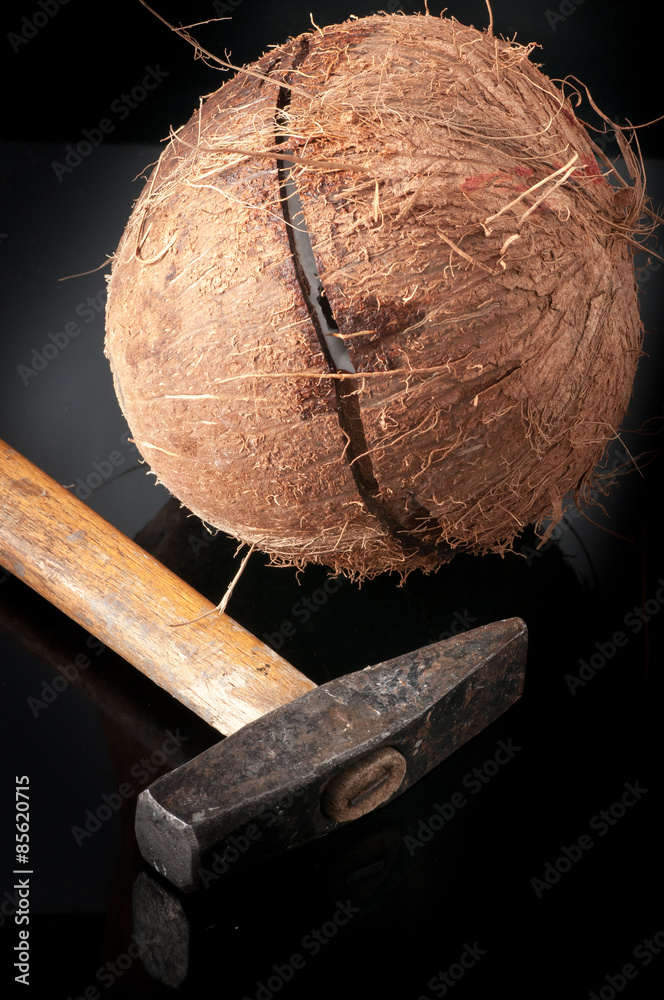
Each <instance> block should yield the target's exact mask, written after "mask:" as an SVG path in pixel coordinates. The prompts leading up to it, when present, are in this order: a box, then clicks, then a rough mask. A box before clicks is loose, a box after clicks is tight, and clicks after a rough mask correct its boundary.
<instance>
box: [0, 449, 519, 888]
mask: <svg viewBox="0 0 664 1000" xmlns="http://www.w3.org/2000/svg"><path fill="white" fill-rule="evenodd" d="M0 496H1V497H2V500H1V501H0V502H1V504H2V521H1V526H0V564H1V565H2V566H3V567H4V568H5V569H6V570H8V571H9V572H11V573H13V574H14V575H15V576H18V577H19V578H20V579H22V580H23V581H24V582H25V583H26V584H28V585H29V586H30V587H32V588H33V589H34V590H36V591H37V592H38V593H40V594H41V595H42V596H43V597H45V598H47V600H49V601H50V602H51V603H52V604H54V605H55V606H56V607H58V608H59V609H60V610H61V611H63V612H65V613H66V614H67V615H68V616H69V617H71V618H73V619H74V620H75V621H76V622H78V623H79V624H80V625H82V626H83V627H84V628H86V629H87V630H88V631H89V632H91V633H93V634H94V635H95V636H97V637H98V638H99V639H101V641H102V642H104V643H105V644H106V645H108V646H110V647H111V648H112V649H114V650H115V651H116V652H117V653H119V654H120V655H121V656H122V657H124V658H125V659H126V660H128V661H129V662H130V663H131V664H133V665H134V666H135V667H137V668H138V669H139V670H141V671H142V673H144V674H146V675H147V676H148V677H149V678H150V679H151V680H153V681H154V682H155V683H156V684H158V685H159V686H160V687H162V688H164V689H165V690H166V691H168V692H169V693H170V694H172V695H174V696H175V697H176V698H177V699H178V700H179V701H180V702H182V703H183V704H184V705H186V706H187V707H188V708H190V709H192V710H193V711H194V712H196V713H197V714H198V715H199V716H200V717H201V718H203V719H204V720H205V721H206V722H208V723H210V724H211V725H212V726H213V727H214V728H216V729H217V730H218V731H219V732H220V733H222V734H225V735H227V736H228V738H227V739H225V740H221V741H220V742H219V743H217V744H215V745H214V746H213V747H211V748H210V749H209V750H207V751H205V752H204V753H202V754H200V755H199V756H198V757H196V758H194V759H193V760H190V761H188V762H187V763H185V764H183V765H181V766H180V767H178V768H176V769H175V770H174V771H172V772H170V773H169V774H166V775H164V776H163V777H161V778H159V779H157V781H155V782H154V783H153V785H151V787H150V788H149V789H147V790H145V791H144V792H142V793H141V795H140V796H139V798H138V803H137V810H136V835H137V839H138V843H139V847H140V849H141V853H142V854H143V857H144V858H145V859H146V860H147V861H148V862H149V863H150V864H152V865H153V866H154V868H156V869H157V871H159V872H161V873H162V874H163V875H164V876H165V877H166V878H167V879H169V881H171V882H172V883H173V884H174V885H176V886H178V887H179V888H181V889H183V890H185V891H191V890H193V889H194V888H196V886H197V885H198V884H200V873H201V868H202V866H203V865H204V864H205V863H206V858H210V857H211V856H212V853H213V852H215V851H222V852H223V851H224V850H225V848H226V847H227V846H228V845H229V844H230V843H232V842H233V841H232V839H231V838H233V837H236V838H237V837H238V836H243V837H244V839H245V840H246V841H247V842H251V845H252V850H251V854H252V857H256V858H257V857H259V856H260V857H266V856H270V855H274V854H277V853H279V852H280V851H284V850H287V849H289V848H292V847H295V846H297V845H299V844H302V843H304V842H306V841H308V840H311V839H314V838H317V837H321V836H324V835H326V834H327V833H329V832H331V831H332V830H334V829H335V828H337V827H339V826H341V825H342V824H344V823H347V822H350V821H351V820H354V819H356V818H358V817H359V816H362V815H364V814H366V813H368V812H370V811H371V810H373V809H375V808H376V807H378V806H380V805H383V804H384V803H386V802H388V801H390V800H392V799H393V798H395V797H396V796H397V795H400V794H402V793H403V792H404V791H405V790H406V789H407V788H409V787H410V786H411V785H412V784H413V783H414V782H416V781H417V780H419V778H421V777H422V776H423V775H425V774H426V773H427V772H428V771H429V770H431V768H433V767H435V766H436V765H437V764H438V763H440V762H441V761H442V760H444V759H445V758H446V757H448V756H449V755H450V754H451V753H453V752H454V751H455V750H456V749H457V748H458V747H459V746H461V745H462V744H463V743H465V742H466V741H467V740H469V739H471V738H472V737H473V736H475V735H476V734H477V733H479V732H480V731H481V730H482V729H484V728H485V727H486V726H488V725H489V724H490V723H491V722H492V721H493V720H494V719H496V718H497V717H498V716H499V715H500V714H502V713H503V712H504V711H505V710H506V709H507V708H509V706H510V705H512V704H513V703H514V702H515V701H516V700H517V699H518V698H519V697H520V695H521V693H522V690H523V683H524V674H525V661H526V646H527V630H526V626H525V624H524V622H523V621H521V619H518V618H513V619H508V620H507V621H502V622H494V623H491V624H489V625H485V626H483V627H481V628H477V629H474V630H473V631H471V632H467V633H465V634H462V635H458V636H455V637H453V638H451V639H447V640H445V641H444V642H438V643H434V644H433V645H430V646H426V647H422V648H421V649H419V650H417V651H415V652H413V653H409V654H405V655H402V656H398V657H396V658H395V659H393V660H389V661H387V662H385V663H381V664H378V665H376V666H371V667H366V668H364V669H363V670H358V671H356V672H355V673H352V674H348V675H346V676H344V677H340V678H338V679H336V680H332V681H328V682H327V683H325V684H322V685H321V686H320V687H317V686H316V685H315V684H314V683H313V682H312V681H310V680H309V679H308V678H306V677H305V676H304V675H303V674H301V673H300V672H299V671H297V670H296V669H295V668H294V667H292V666H291V665H290V664H289V663H287V662H286V660H284V659H283V658H282V657H280V656H279V655H278V654H277V653H276V652H275V651H274V650H272V649H271V648H270V647H268V646H266V645H265V644H264V643H262V642H261V641H260V640H258V639H256V638H255V637H254V636H252V635H251V634H250V633H249V632H248V631H247V630H246V629H244V628H242V627H241V626H240V625H238V624H237V623H236V622H234V621H233V620H232V619H231V618H230V617H229V616H228V615H226V614H221V613H214V614H210V612H214V611H215V607H214V605H213V604H211V603H210V602H209V601H208V600H206V599H205V598H204V597H202V596H201V595H200V594H198V593H197V592H196V591H195V590H194V589H193V588H191V587H189V586H188V585H187V584H185V583H184V582H183V581H182V580H181V579H180V578H179V577H177V576H176V575H175V574H174V573H171V572H170V570H168V569H166V568H165V567H164V566H162V565H161V563H159V562H158V561H157V560H156V559H154V558H153V557H152V556H150V555H149V554H148V553H147V552H145V551H144V550H143V549H141V548H140V547H139V546H138V545H136V544H135V543H134V542H132V541H131V540H130V539H128V538H127V537H126V536H125V535H123V534H122V533H121V532H119V531H117V530H116V529H115V528H114V527H113V526H112V525H111V524H109V523H108V522H107V521H105V520H104V519H103V518H101V517H99V516H98V515H97V514H95V513H94V512H93V511H92V510H90V508H88V507H87V506H86V505H85V504H84V503H82V502H81V501H80V500H78V499H77V498H76V497H75V496H74V495H73V494H71V493H70V492H69V491H68V490H67V489H65V488H64V487H62V486H60V485H59V484H58V483H57V482H56V481H55V480H53V479H52V478H50V477H49V476H47V475H46V474H45V473H44V472H42V471H41V470H40V469H38V468H37V467H36V466H35V465H33V464H32V463H31V462H29V461H28V460H27V459H25V458H24V457H22V456H21V455H19V454H18V453H17V452H16V451H15V450H14V449H12V448H11V447H10V446H9V445H7V444H5V443H4V442H0ZM174 626H178V627H174Z"/></svg>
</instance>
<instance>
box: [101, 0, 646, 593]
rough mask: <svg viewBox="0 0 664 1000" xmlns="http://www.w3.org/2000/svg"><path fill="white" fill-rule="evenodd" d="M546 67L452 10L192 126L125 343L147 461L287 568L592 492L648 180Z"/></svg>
mask: <svg viewBox="0 0 664 1000" xmlns="http://www.w3.org/2000/svg"><path fill="white" fill-rule="evenodd" d="M528 56H529V49H528V48H524V47H523V46H520V45H517V44H515V43H512V42H505V41H502V40H500V39H498V38H495V37H494V36H493V35H492V34H490V33H487V32H479V31H477V30H475V29H474V28H468V27H464V26H462V25H460V24H458V23H457V22H456V21H454V20H452V19H449V18H442V19H437V18H432V17H428V16H427V17H424V16H414V17H404V16H399V15H394V16H374V17H369V18H366V19H363V20H355V21H350V22H348V23H346V24H342V25H337V26H334V27H330V28H326V29H323V30H315V31H312V32H311V33H309V34H306V35H302V36H300V37H299V38H296V39H294V40H292V41H290V42H289V43H288V44H286V45H284V46H283V47H281V48H276V49H274V50H271V51H270V52H269V53H268V54H266V55H265V56H263V57H262V59H260V60H259V61H258V62H257V63H255V64H254V65H253V66H252V67H251V70H252V71H255V73H256V75H249V74H248V73H245V72H241V73H239V74H238V75H237V76H236V77H235V78H234V79H232V80H231V81H229V82H228V83H227V84H225V86H223V87H222V88H221V90H219V91H218V92H217V93H215V94H213V95H212V96H211V97H209V98H208V99H207V100H206V101H205V102H204V103H203V105H202V108H201V110H200V111H199V112H196V114H195V115H194V116H193V118H192V119H191V121H190V122H189V123H188V124H187V125H186V126H185V127H184V128H182V129H181V130H180V131H179V132H177V133H176V134H175V135H174V136H173V138H172V140H171V142H170V143H169V145H168V147H167V148H166V150H165V151H164V153H163V155H162V157H161V159H160V161H159V163H158V165H157V167H156V168H155V170H154V172H153V173H152V176H151V177H150V178H149V180H148V182H147V184H146V186H145V189H144V191H143V193H142V195H141V197H140V198H139V200H138V203H137V205H136V206H135V209H134V212H133V214H132V217H131V219H130V221H129V224H128V226H127V230H126V232H125V234H124V236H123V239H122V242H121V244H120V247H119V248H118V252H117V255H116V259H115V262H114V266H113V272H112V277H111V282H110V288H109V300H108V314H107V328H108V329H107V354H108V357H109V359H110V362H111V365H112V368H113V372H114V377H115V384H116V388H117V392H118V397H119V399H120V402H121V405H122V408H123V410H124V413H125V416H126V418H127V420H128V423H129V425H130V427H131V429H132V432H133V435H134V437H135V439H136V441H137V444H138V447H139V449H140V450H141V452H142V454H143V455H144V457H145V458H146V460H147V461H148V462H149V464H150V466H151V467H152V468H153V470H154V471H155V473H156V474H157V476H158V477H159V479H160V480H161V481H162V482H163V483H164V484H165V485H166V486H167V487H168V488H169V489H170V490H171V491H172V492H173V493H174V494H175V496H177V497H178V498H179V499H180V500H181V501H182V502H183V503H185V504H186V505H187V507H189V508H190V509H191V510H192V511H194V512H195V513H196V514H198V515H199V516H200V517H202V518H203V519H204V520H205V521H207V522H208V523H210V524H212V525H215V526H217V527H219V528H222V529H223V530H224V531H226V532H228V533H230V534H232V535H234V536H237V537H239V538H241V539H243V540H245V541H247V542H250V543H254V544H255V545H256V546H257V547H258V548H260V549H262V550H264V551H266V552H268V553H269V554H270V555H271V556H272V557H273V558H274V559H275V560H276V561H277V562H283V563H295V564H300V565H302V564H305V563H307V562H319V563H324V564H326V565H329V566H331V567H333V568H334V569H337V570H343V571H345V572H348V573H350V574H352V575H356V576H359V577H362V576H372V575H375V574H376V573H379V572H382V571H385V570H397V571H399V572H401V573H406V572H408V571H409V570H411V569H413V568H416V567H420V568H423V569H426V570H429V569H433V568H435V567H436V566H438V565H440V563H441V562H443V561H445V560H447V559H448V558H450V556H451V555H452V554H453V553H454V550H455V549H458V548H463V549H465V550H466V551H470V552H475V553H482V552H487V551H504V550H505V549H506V548H508V547H509V546H510V543H511V542H512V540H513V539H514V537H515V535H516V534H518V533H519V532H520V531H521V529H522V528H523V526H524V525H526V524H528V523H532V522H536V521H539V520H540V519H541V518H543V517H544V516H545V515H546V514H547V513H550V512H551V510H553V511H554V514H555V513H556V512H559V511H560V498H561V496H562V495H564V494H565V493H566V492H568V491H569V490H583V488H584V487H586V486H587V484H588V482H589V480H590V477H591V473H592V470H593V468H594V466H595V465H596V463H597V461H598V460H599V458H600V456H601V455H602V453H603V451H604V448H605V445H606V442H607V440H609V439H611V438H612V437H613V436H614V435H615V433H616V431H617V428H618V425H619V423H620V421H621V420H622V417H623V415H624V413H625V410H626V407H627V403H628V400H629V396H630V392H631V386H632V382H633V378H634V373H635V369H636V364H637V359H638V357H639V351H640V344H641V324H640V320H639V315H638V306H637V295H636V284H635V280H634V274H633V267H632V254H631V246H630V242H629V239H630V237H631V235H632V233H633V231H634V229H635V226H636V220H637V219H638V217H639V216H640V214H641V209H642V204H643V196H642V194H641V193H640V187H637V188H635V189H629V188H627V189H625V188H623V190H622V191H621V192H620V195H619V196H618V195H616V193H615V192H614V189H613V188H612V186H611V185H610V184H609V183H608V182H607V181H606V180H605V179H604V177H603V176H602V174H601V172H600V170H599V168H598V165H597V160H596V159H595V153H597V154H598V155H600V156H601V154H599V151H598V150H597V148H596V147H595V146H594V145H593V143H592V142H591V140H590V139H589V137H588V134H587V132H586V131H585V129H584V127H583V126H582V125H581V124H580V123H579V121H578V120H577V118H576V117H575V114H574V111H573V110H572V105H571V103H570V101H569V100H568V99H566V98H565V97H564V96H563V95H562V94H561V92H560V91H559V90H558V89H557V88H556V87H555V86H554V84H553V83H552V82H551V81H550V80H548V79H547V78H546V77H545V76H543V75H542V74H541V73H540V71H539V70H538V69H537V68H536V67H535V66H534V65H533V64H532V63H531V62H530V61H529V58H528ZM266 78H267V79H266ZM273 81H274V82H273ZM300 207H301V210H302V212H303V216H302V215H301V214H300ZM293 224H295V226H296V227H297V228H298V229H299V230H302V232H300V233H299V234H298V236H297V238H294V236H293ZM305 230H306V231H305ZM309 245H312V246H313V251H314V255H315V269H316V270H317V272H318V275H319V276H320V282H319V281H318V277H317V276H316V275H315V274H314V273H312V272H313V268H312V267H308V266H307V265H306V262H305V254H306V248H307V246H309ZM335 331H338V336H337V337H336V340H335V337H334V335H335ZM330 345H332V349H331V347H330ZM335 345H338V346H339V348H340V349H339V350H337V349H335Z"/></svg>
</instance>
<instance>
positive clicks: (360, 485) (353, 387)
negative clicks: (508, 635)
mask: <svg viewBox="0 0 664 1000" xmlns="http://www.w3.org/2000/svg"><path fill="white" fill-rule="evenodd" d="M307 52H308V44H306V41H305V44H303V46H302V48H301V49H300V51H299V52H298V53H297V55H296V56H295V58H294V59H293V62H292V65H291V67H290V69H291V71H292V70H294V69H296V67H297V66H298V65H299V63H300V62H302V61H303V60H304V59H305V58H306V55H307ZM289 104H290V90H289V88H288V87H287V86H283V87H281V88H280V89H279V94H278V97H277V104H276V113H275V119H274V124H275V141H276V143H277V144H286V143H287V142H288V140H289V139H290V138H292V137H291V136H290V134H289V131H288V116H287V108H288V106H289ZM284 154H288V156H292V155H294V151H293V150H290V149H285V150H284ZM293 169H294V168H293V166H292V164H291V163H288V162H286V160H285V159H278V160H277V176H278V181H279V192H280V201H281V207H282V212H283V215H284V221H285V223H286V227H287V232H288V242H289V246H290V251H291V256H292V259H293V266H294V268H295V273H296V276H297V281H298V285H299V287H300V291H301V292H302V297H303V299H304V301H305V303H306V306H307V310H308V312H309V315H310V317H311V321H312V324H313V327H314V329H315V331H316V335H317V337H318V341H319V344H320V347H321V350H322V352H323V356H324V358H325V361H326V364H327V366H328V368H329V369H330V371H331V372H332V373H333V374H335V375H348V376H349V377H348V378H341V379H335V391H336V403H337V416H338V418H339V426H340V427H341V430H342V431H343V433H344V436H345V437H346V441H347V444H346V448H345V452H344V454H345V456H346V459H347V461H348V463H349V466H350V470H351V472H352V475H353V479H354V482H355V485H356V487H357V490H358V493H359V495H360V497H361V499H362V501H363V503H364V505H365V507H366V509H367V510H368V511H369V513H370V514H372V515H373V516H374V517H375V518H376V520H377V521H378V522H379V523H380V524H381V526H382V527H383V528H384V529H385V530H386V531H387V532H388V533H389V534H390V535H391V537H392V538H394V539H395V540H396V541H397V542H399V544H400V545H401V546H402V547H403V549H404V550H405V552H406V553H412V552H413V551H415V552H419V553H420V554H422V555H433V554H437V555H438V556H440V557H441V558H444V557H448V556H449V555H450V553H451V552H452V548H451V546H450V545H448V544H447V543H446V542H438V543H436V544H432V543H429V542H426V541H425V540H424V539H422V538H420V537H418V535H416V534H414V533H413V532H414V531H417V532H421V533H422V534H427V533H428V532H431V531H434V532H436V534H438V533H439V532H440V524H439V522H438V521H437V520H436V518H435V517H433V515H432V514H431V512H430V511H428V510H427V508H426V507H424V506H423V505H422V504H421V503H420V502H419V501H418V500H417V498H416V497H415V496H414V495H412V494H409V495H408V499H407V505H408V509H407V510H406V511H404V513H405V514H406V516H407V517H408V520H409V521H410V524H409V525H406V524H404V523H403V522H402V521H400V520H399V519H398V518H397V517H395V515H394V513H393V512H392V511H391V510H390V509H389V508H388V507H387V504H386V503H385V502H384V499H383V497H382V495H381V489H380V486H379V484H378V480H377V479H376V476H375V473H374V469H373V463H372V461H371V457H370V453H369V446H368V444H367V439H366V433H365V429H364V423H363V420H362V413H361V407H360V389H361V378H362V377H361V375H360V376H359V377H358V378H352V376H353V375H355V374H356V369H355V366H354V364H353V361H352V359H351V357H350V354H349V352H348V348H347V347H346V345H345V343H344V341H343V339H342V337H341V335H340V331H339V326H338V324H337V322H336V320H335V318H334V315H333V312H332V308H331V306H330V302H329V300H328V298H327V296H326V294H325V289H324V287H323V283H322V281H321V280H320V277H319V274H318V270H317V264H316V257H315V254H314V249H313V244H312V241H311V235H310V233H309V230H308V227H307V224H306V221H305V218H304V208H303V205H302V200H301V198H300V195H299V192H298V190H297V186H296V183H295V180H294V178H293Z"/></svg>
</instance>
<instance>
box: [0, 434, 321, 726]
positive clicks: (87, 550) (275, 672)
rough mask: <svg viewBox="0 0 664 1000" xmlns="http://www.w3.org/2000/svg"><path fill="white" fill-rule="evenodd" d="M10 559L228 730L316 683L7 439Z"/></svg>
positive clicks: (0, 525)
mask: <svg viewBox="0 0 664 1000" xmlns="http://www.w3.org/2000/svg"><path fill="white" fill-rule="evenodd" d="M0 564H1V565H2V566H4V568H5V569H6V570H8V571H9V572H10V573H13V574H14V575H15V576H18V577H19V578H20V579H22V580H24V581H25V583H27V584H28V586H30V587H32V588H33V590H36V591H37V592H38V593H40V594H41V595H42V596H43V597H45V598H46V599H47V600H48V601H50V602H51V603H52V604H54V605H55V606H56V607H58V608H60V610H61V611H64V612H65V614H67V615H68V616H69V617H70V618H73V619H74V621H76V622H78V623H79V624H80V625H82V626H83V627H84V628H86V629H87V630H88V631H89V632H92V633H93V634H94V635H95V636H97V638H99V639H101V641H102V642H104V643H105V644H106V645H107V646H110V647H111V649H114V650H115V651H116V652H117V653H119V654H120V655H121V656H122V657H124V659H126V660H128V661H129V662H130V663H132V664H133V665H134V666H135V667H137V668H138V669H139V670H140V671H142V673H144V674H146V675H147V676H148V677H149V678H150V679H151V680H153V681H154V682H155V683H156V684H158V685H159V686H160V687H162V688H164V689H165V690H166V691H168V692H169V693H170V694H172V695H174V696H175V697H176V698H177V699H178V700H179V701H181V702H182V703H183V704H184V705H186V706H187V707H188V708H191V709H192V710H193V711H194V712H196V713H197V715H200V716H201V718H203V719H205V720H206V721H207V722H209V723H210V724H211V725H212V726H214V727H215V728H216V729H218V730H219V732H221V733H225V734H229V733H233V732H235V731H236V730H237V729H240V727H241V726H243V725H245V724H246V723H247V722H251V721H253V720H254V719H257V718H259V717H260V716H262V715H265V714H266V712H269V711H271V710H272V709H273V708H278V707H279V705H283V704H285V703H287V702H289V701H292V700H293V699H294V698H297V697H299V695H301V694H304V693H305V692H306V691H310V690H312V689H313V688H314V687H315V686H316V685H315V684H314V683H313V681H310V680H309V679H308V678H307V677H305V676H304V675H303V674H301V673H300V672H299V671H298V670H296V669H295V668H294V667H292V666H291V665H290V664H289V663H287V662H286V660H284V659H282V657H280V656H279V655H278V654H277V653H275V652H274V650H272V649H270V647H269V646H266V645H265V644H264V643H262V642H261V641H260V640H259V639H256V638H255V637H254V636H253V635H251V634H250V633H249V632H247V631H246V629H244V628H242V626H241V625H238V624H237V623H236V622H234V621H233V620H232V618H229V617H228V615H224V614H219V613H217V612H215V613H214V614H212V615H209V616H208V617H207V618H203V619H201V620H199V621H193V619H195V618H198V617H199V616H200V615H204V614H206V612H209V611H213V609H214V605H213V604H211V603H210V602H209V601H208V600H206V599H205V598H204V597H202V596H201V595H200V594H198V593H197V592H196V591H195V590H194V589H193V588H192V587H189V586H188V585H187V584H186V583H184V581H183V580H181V579H180V578H179V577H178V576H176V575H175V574H174V573H171V571H170V570H168V569H166V567H165V566H162V564H161V563H159V562H157V560H156V559H154V558H153V557H152V556H150V555H149V554H148V553H147V552H145V551H144V550H143V549H141V548H140V547H139V546H138V545H136V544H134V542H132V541H131V540H130V539H129V538H127V537H126V536H125V535H123V534H122V533H121V532H120V531H118V530H117V529H116V528H114V527H113V526H112V525H111V524H109V523H108V522H107V521H105V520H104V519H103V518H102V517H100V516H99V515H98V514H95V513H94V511H92V510H91V509H90V508H89V507H87V506H86V505H85V504H84V503H82V502H81V501H80V500H78V499H77V497H76V496H74V495H73V494H72V493H70V492H69V490H67V489H65V488H64V487H62V486H60V485H59V484H58V483H57V482H56V481H55V480H54V479H51V478H50V476H47V475H46V474H45V473H44V472H42V471H41V470H40V469H38V468H37V466H35V465H33V464H32V463H31V462H29V461H28V460H27V459H25V458H23V456H21V455H19V454H18V452H16V451H14V449H13V448H11V447H10V446H9V445H7V444H5V443H4V442H0ZM183 622H184V623H189V624H181V623H183ZM174 625H178V627H177V628H173V626H174Z"/></svg>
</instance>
